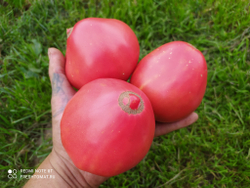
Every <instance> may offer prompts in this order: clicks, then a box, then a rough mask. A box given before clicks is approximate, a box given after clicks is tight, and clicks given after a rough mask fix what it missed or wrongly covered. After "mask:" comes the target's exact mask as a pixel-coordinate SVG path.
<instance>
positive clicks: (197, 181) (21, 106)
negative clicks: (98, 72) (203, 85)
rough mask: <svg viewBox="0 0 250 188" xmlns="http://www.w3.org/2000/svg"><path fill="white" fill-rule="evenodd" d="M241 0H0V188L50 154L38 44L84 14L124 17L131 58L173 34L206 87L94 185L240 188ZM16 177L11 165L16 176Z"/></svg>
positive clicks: (14, 183) (244, 168)
mask: <svg viewBox="0 0 250 188" xmlns="http://www.w3.org/2000/svg"><path fill="white" fill-rule="evenodd" d="M249 6H250V3H249V1H247V0H186V1H183V0H158V1H157V0H123V1H122V0H116V1H115V0H113V1H109V0H99V1H98V0H96V1H93V0H92V1H83V0H75V1H71V0H64V1H59V0H39V1H31V0H11V1H7V0H0V52H1V53H0V96H1V97H0V148H1V149H0V187H2V188H5V187H20V186H21V185H23V184H24V183H25V182H26V180H25V179H22V178H17V179H8V178H7V174H8V173H7V171H8V169H17V170H20V169H33V168H35V167H37V166H38V164H39V163H40V162H41V161H43V159H44V158H45V157H46V156H47V155H48V154H49V152H50V151H51V148H52V145H51V134H49V133H50V131H51V129H50V128H51V111H50V97H51V88H50V82H49V77H48V57H47V49H48V47H56V48H58V49H60V50H61V51H62V52H63V53H64V54H65V49H66V28H69V27H72V26H73V25H74V24H75V23H76V22H77V21H79V20H81V19H83V18H87V17H102V18H116V19H119V20H122V21H124V22H125V23H127V24H128V25H129V26H130V27H131V28H132V29H133V31H134V32H135V33H136V35H137V37H138V40H139V43H140V50H141V51H140V52H141V53H140V59H141V58H142V57H144V56H145V55H146V54H147V53H149V52H150V51H152V50H153V49H155V48H157V47H159V46H160V45H162V44H165V43H167V42H170V41H174V40H182V41H186V42H189V43H191V44H193V45H194V46H196V47H197V48H198V49H199V50H200V51H202V53H203V54H204V55H205V58H206V61H207V66H208V84H207V90H206V94H205V96H204V99H203V101H202V103H201V105H200V106H199V108H198V109H197V110H196V112H197V113H198V114H199V120H198V121H197V122H196V123H194V124H193V125H191V126H190V127H188V128H185V129H182V130H178V131H175V132H172V133H170V134H168V135H165V136H161V137H158V138H155V139H154V142H153V144H152V147H151V149H150V151H149V153H148V154H147V156H146V157H145V159H144V160H143V161H141V163H140V164H139V165H137V166H136V167H135V168H133V169H132V170H130V171H128V172H126V173H124V174H121V175H119V176H116V177H112V178H110V179H109V180H107V181H106V182H105V183H104V184H103V185H101V187H133V188H138V187H166V188H168V187H169V188H172V187H173V188H174V187H180V188H182V187H184V188H189V187H202V188H203V187H204V188H210V187H218V188H224V187H225V188H234V187H237V188H238V187H242V188H247V187H250V179H249V177H250V163H249V159H250V132H249V130H250V128H249V125H250V123H249V122H250V94H249V93H250V49H249V39H250V24H249V23H250V12H249V11H250V10H249V9H250V8H249ZM18 176H19V177H20V171H19V172H18Z"/></svg>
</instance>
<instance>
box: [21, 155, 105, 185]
mask: <svg viewBox="0 0 250 188" xmlns="http://www.w3.org/2000/svg"><path fill="white" fill-rule="evenodd" d="M39 169H40V170H39ZM88 174H89V173H88V172H84V171H81V170H79V169H77V168H76V167H75V166H74V164H73V163H72V162H71V161H68V160H67V159H65V158H63V157H61V156H60V155H58V154H57V153H56V151H54V150H52V152H51V153H50V154H49V155H48V156H47V158H46V159H45V160H44V161H43V162H42V163H41V165H40V166H39V167H38V169H37V170H36V172H35V174H33V177H40V176H41V175H42V176H43V177H47V178H32V179H30V180H29V181H28V182H27V183H26V185H25V186H24V188H31V187H56V188H57V187H60V188H64V187H66V188H68V187H73V188H75V187H76V188H81V187H83V188H96V187H99V185H100V184H101V183H102V182H103V181H102V182H98V181H95V178H89V177H90V176H89V175H88ZM88 176H89V177H88ZM94 176H95V175H94ZM48 177H49V178H48ZM104 181H105V180H104Z"/></svg>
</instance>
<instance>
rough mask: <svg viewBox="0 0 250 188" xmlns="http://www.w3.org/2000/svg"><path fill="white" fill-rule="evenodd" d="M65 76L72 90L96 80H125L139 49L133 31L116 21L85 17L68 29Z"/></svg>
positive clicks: (137, 57) (134, 65)
mask: <svg viewBox="0 0 250 188" xmlns="http://www.w3.org/2000/svg"><path fill="white" fill-rule="evenodd" d="M67 32H68V35H69V37H68V39H67V49H66V67H65V71H66V76H67V78H68V80H69V82H70V83H71V85H73V86H74V87H75V88H77V89H79V88H81V87H82V86H83V85H84V84H86V83H88V82H90V81H92V80H94V79H97V78H117V79H122V80H127V79H128V78H129V76H130V75H131V74H132V72H133V71H134V69H135V67H136V65H137V62H138V59H139V53H140V46H139V43H138V40H137V37H136V35H135V33H134V32H133V30H132V29H131V28H130V27H129V26H128V25H127V24H125V23H124V22H122V21H119V20H116V19H104V18H86V19H83V20H81V21H79V22H77V23H76V24H75V26H74V27H73V30H68V31H67Z"/></svg>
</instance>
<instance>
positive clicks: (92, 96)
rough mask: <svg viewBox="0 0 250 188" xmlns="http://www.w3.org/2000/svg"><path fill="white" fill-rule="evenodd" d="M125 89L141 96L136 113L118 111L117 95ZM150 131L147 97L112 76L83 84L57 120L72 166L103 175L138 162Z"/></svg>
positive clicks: (148, 142)
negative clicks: (140, 109)
mask: <svg viewBox="0 0 250 188" xmlns="http://www.w3.org/2000/svg"><path fill="white" fill-rule="evenodd" d="M125 91H132V92H134V93H136V94H138V95H139V96H140V97H141V98H142V101H143V105H144V108H143V110H142V111H141V112H140V113H137V114H128V113H127V112H125V111H124V110H122V108H121V106H120V105H119V104H118V103H119V102H118V98H119V96H120V95H121V93H123V92H125ZM130 95H131V94H130ZM137 98H138V97H135V99H137ZM124 101H125V103H126V102H127V101H126V100H124ZM140 105H142V103H141V104H140ZM132 106H133V105H132ZM133 107H134V106H133ZM154 131H155V119H154V112H153V109H152V106H151V103H150V101H149V99H148V98H147V96H146V95H145V94H144V93H143V92H142V91H141V90H139V89H138V88H137V87H135V86H134V85H132V84H130V83H127V82H125V81H123V80H118V79H112V78H102V79H97V80H94V81H91V82H89V83H88V84H86V85H84V86H83V87H82V88H81V89H80V90H79V91H78V92H77V93H76V94H75V96H74V97H73V98H72V99H71V100H70V101H69V103H68V104H67V106H66V108H65V110H64V113H63V116H62V120H61V139H62V143H63V146H64V148H65V150H66V152H67V153H68V154H69V156H70V158H71V159H72V161H73V163H74V164H75V166H76V167H77V168H79V169H81V170H84V171H87V172H90V173H93V174H96V175H100V176H105V177H111V176H115V175H118V174H120V173H123V172H125V171H127V170H129V169H131V168H132V167H134V166H135V165H136V164H138V163H139V162H140V161H141V160H142V159H143V157H145V155H146V154H147V152H148V150H149V149H150V146H151V143H152V141H153V138H154Z"/></svg>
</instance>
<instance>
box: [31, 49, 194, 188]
mask: <svg viewBox="0 0 250 188" xmlns="http://www.w3.org/2000/svg"><path fill="white" fill-rule="evenodd" d="M48 55H49V77H50V81H51V85H52V98H51V108H52V133H53V149H52V152H51V154H50V155H49V156H48V157H47V158H46V160H48V163H50V165H51V166H52V168H53V169H54V170H55V171H56V173H57V175H59V176H60V177H61V178H62V179H61V181H64V182H62V183H63V184H64V185H65V183H66V184H67V185H69V186H71V187H98V186H99V185H100V184H101V183H103V182H104V181H106V180H107V179H108V178H107V177H102V176H98V175H95V174H91V173H89V172H86V171H82V170H79V169H78V168H76V167H75V165H74V164H73V162H72V160H71V159H70V157H69V156H68V154H67V152H66V151H65V149H64V147H63V145H62V141H61V133H60V122H61V118H62V115H63V111H64V109H65V107H66V105H67V103H68V101H69V100H70V99H71V98H72V97H73V96H74V94H75V93H76V91H75V90H74V89H73V88H72V86H71V85H70V83H69V82H68V80H67V78H66V76H65V70H64V67H65V57H64V56H63V54H62V53H61V52H60V51H59V50H57V49H55V48H50V49H49V51H48ZM197 119H198V115H197V114H196V113H194V112H193V113H192V114H191V115H189V116H188V117H186V118H185V119H183V120H181V121H178V122H174V123H156V127H155V137H156V136H160V135H164V134H167V133H169V132H172V131H174V130H177V129H181V128H183V127H187V126H188V125H190V124H192V123H194V122H195V121H196V120H197ZM46 160H45V161H46ZM41 166H42V165H41ZM28 183H29V182H28ZM26 187H29V186H27V185H26ZM30 187H32V186H30Z"/></svg>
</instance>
